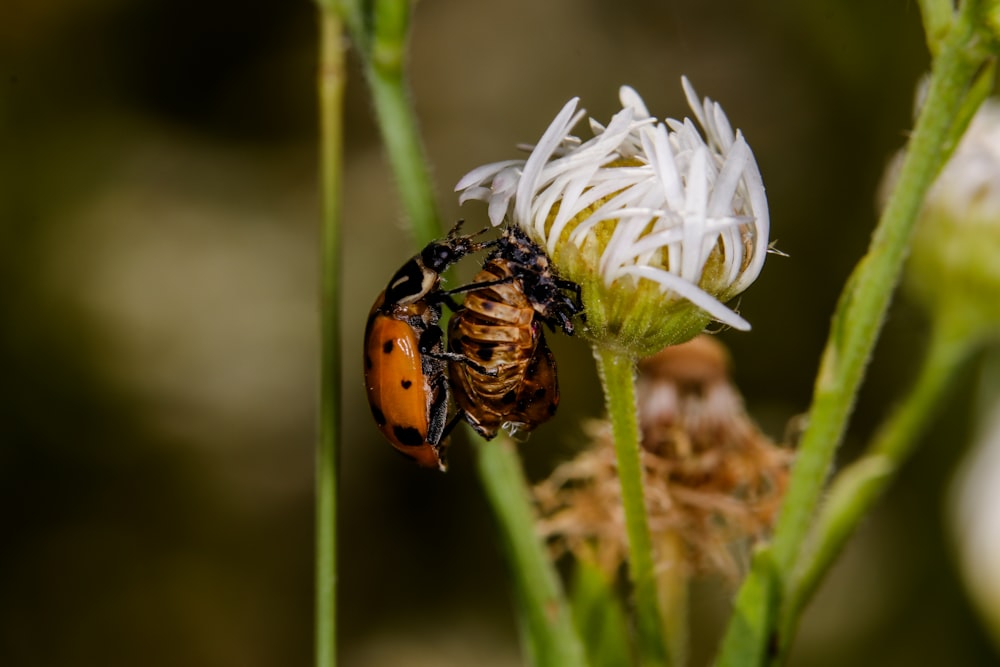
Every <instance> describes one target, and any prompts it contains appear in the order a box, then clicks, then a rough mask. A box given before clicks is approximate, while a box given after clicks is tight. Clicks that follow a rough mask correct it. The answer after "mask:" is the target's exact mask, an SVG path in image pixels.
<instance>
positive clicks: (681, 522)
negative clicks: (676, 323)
mask: <svg viewBox="0 0 1000 667" xmlns="http://www.w3.org/2000/svg"><path fill="white" fill-rule="evenodd" d="M639 373H640V375H639V380H638V383H637V385H636V394H637V403H638V412H639V422H640V427H641V431H642V445H643V451H642V461H643V466H644V468H645V480H644V485H645V490H646V507H647V512H648V515H649V524H650V531H651V534H652V537H653V542H654V544H664V543H666V542H669V541H670V540H675V539H679V540H680V543H681V544H682V545H683V551H682V554H683V555H682V558H683V559H684V562H683V563H676V562H670V559H671V558H673V557H674V556H671V555H670V554H669V553H660V554H657V557H658V559H659V562H658V566H659V567H661V568H665V567H676V566H678V565H680V566H683V567H687V568H689V569H690V570H692V571H698V572H703V573H718V574H721V575H723V576H724V577H726V578H728V579H730V580H736V579H737V578H738V577H739V575H740V574H741V571H742V569H743V565H744V563H745V561H746V560H747V555H748V547H749V546H750V545H751V544H752V543H753V542H754V541H755V540H757V539H759V538H760V537H762V536H763V535H765V534H766V533H767V531H768V530H769V529H770V527H771V524H772V522H773V521H774V519H775V515H776V512H777V509H778V507H779V504H780V501H781V498H782V495H783V493H784V490H785V485H786V479H787V473H788V466H789V464H790V461H791V452H790V450H788V449H786V448H783V447H780V446H778V445H775V444H774V443H773V442H772V441H771V440H770V439H768V437H767V436H765V435H764V434H763V433H761V431H760V430H759V428H758V427H757V426H756V424H754V422H753V421H752V420H751V419H750V417H749V415H747V413H746V410H745V408H744V405H743V399H742V397H741V396H740V394H739V391H738V390H737V389H736V387H735V386H733V384H732V382H731V380H730V378H729V358H728V354H727V352H726V350H725V348H723V346H722V345H721V344H720V343H718V342H717V341H716V340H715V339H714V338H712V337H710V336H706V335H702V336H698V337H697V338H695V339H693V340H691V341H690V342H688V343H685V344H682V345H676V346H672V347H668V348H666V349H664V350H663V351H661V352H659V353H657V354H655V355H653V356H651V357H648V358H646V359H644V360H642V361H641V362H640V364H639ZM587 433H588V435H589V436H590V438H591V444H590V446H589V447H588V448H587V449H585V450H584V451H583V452H582V453H581V454H580V455H579V456H577V457H576V458H575V459H574V460H572V461H569V462H567V463H564V464H562V465H560V466H559V467H558V468H556V470H555V471H554V472H553V474H552V475H551V476H550V477H549V478H548V479H547V480H545V481H544V482H542V483H541V484H539V485H538V486H537V487H536V488H535V498H536V502H537V504H538V507H539V510H540V513H541V525H540V527H541V531H542V533H543V534H544V535H545V537H546V538H547V539H548V540H549V542H550V544H551V545H552V547H553V548H554V550H555V551H556V553H557V554H561V553H565V552H571V553H573V554H574V555H576V556H577V557H578V558H583V559H588V560H591V561H594V562H596V563H597V564H598V565H600V566H601V567H602V568H603V569H604V570H605V571H606V572H609V573H613V572H614V571H616V570H617V568H618V567H619V566H620V565H621V564H622V563H623V562H624V561H625V559H626V557H627V554H628V548H627V543H626V532H625V517H624V512H623V511H622V508H621V490H620V485H619V482H618V476H617V474H616V459H615V452H614V445H613V440H612V436H611V426H610V424H609V423H607V422H605V421H599V420H594V421H592V422H590V423H589V424H588V425H587ZM661 551H666V550H661Z"/></svg>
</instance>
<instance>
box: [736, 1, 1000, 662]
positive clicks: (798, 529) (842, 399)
mask: <svg viewBox="0 0 1000 667" xmlns="http://www.w3.org/2000/svg"><path fill="white" fill-rule="evenodd" d="M976 4H977V3H975V2H966V3H963V11H962V12H961V13H960V14H959V15H958V17H957V18H956V20H955V21H954V23H953V24H952V27H951V30H950V31H949V33H948V35H947V37H946V39H945V40H944V42H943V43H942V46H941V50H940V52H939V54H938V57H937V58H935V60H934V65H933V68H932V71H931V79H930V85H929V88H928V93H927V99H926V102H925V103H924V106H923V109H922V110H921V112H920V116H919V117H918V119H917V123H916V127H915V128H914V132H913V136H912V138H911V140H910V144H909V149H908V151H907V155H906V158H905V160H904V162H903V165H902V167H901V170H900V175H899V180H898V181H897V184H896V187H895V189H894V190H893V192H892V194H891V196H890V197H889V201H888V203H887V205H886V208H885V210H884V211H883V214H882V217H881V219H880V221H879V224H878V227H877V228H876V230H875V233H874V235H873V237H872V242H871V245H870V247H869V250H868V253H867V254H866V255H865V257H864V258H862V260H861V262H860V263H859V264H858V265H857V267H855V269H854V271H853V273H852V274H851V277H850V278H849V279H848V282H847V284H846V285H845V287H844V290H843V292H842V293H841V298H840V301H839V303H838V305H837V310H836V312H835V314H834V319H833V323H832V326H831V331H830V336H829V339H828V341H827V344H826V348H825V349H824V352H823V357H822V360H821V362H820V368H819V372H818V374H817V380H816V386H815V391H814V395H813V402H812V406H811V408H810V411H809V427H808V428H807V429H806V432H805V434H804V435H803V439H802V442H801V444H800V446H799V451H798V454H797V456H796V462H795V466H794V468H793V470H792V474H791V478H790V480H789V486H788V491H787V494H786V497H785V502H784V504H783V506H782V511H781V514H780V516H779V519H778V524H777V527H776V529H775V534H774V540H773V543H772V546H771V547H770V548H765V549H764V550H763V551H762V552H760V553H758V555H757V558H756V559H755V561H757V562H755V565H754V567H752V569H751V572H750V574H749V575H748V577H747V579H746V581H745V582H744V585H743V586H742V587H741V589H740V592H739V594H738V596H737V600H736V605H735V610H734V614H733V618H732V620H731V622H730V625H729V629H728V631H727V634H726V636H725V638H724V640H723V645H722V651H721V653H720V656H719V661H718V662H719V664H721V665H759V664H762V662H763V661H765V660H766V659H767V652H768V650H769V647H772V650H773V647H775V646H777V645H780V644H782V643H784V640H782V639H781V638H776V637H775V636H774V632H775V630H774V628H775V623H776V620H777V619H776V618H775V616H776V613H775V609H776V607H775V601H776V600H777V601H778V603H779V604H780V601H781V597H782V595H783V594H784V593H785V592H786V590H787V586H788V585H789V578H790V577H791V576H792V572H793V569H794V566H795V562H796V559H797V558H798V555H799V552H800V550H801V548H802V546H803V541H804V539H805V537H806V535H807V533H808V531H809V528H810V526H811V524H812V522H813V520H814V519H813V517H814V516H815V513H816V508H817V505H818V503H819V500H820V497H821V494H822V492H823V486H824V481H825V479H826V476H827V473H828V471H829V469H830V466H831V462H832V460H833V455H834V452H835V451H836V448H837V446H838V445H839V443H840V441H841V440H842V438H843V433H844V430H845V427H846V423H847V419H848V416H849V415H850V412H851V409H852V407H853V405H854V398H855V396H856V394H857V391H858V388H859V387H860V385H861V380H862V378H863V376H864V371H865V367H866V365H867V362H868V359H869V357H870V355H871V351H872V349H873V348H874V345H875V341H876V340H877V338H878V334H879V331H880V330H881V325H882V322H883V320H884V318H885V313H886V310H887V309H888V306H889V302H890V299H891V296H892V293H893V291H894V288H895V285H896V283H897V281H898V277H899V274H900V271H901V268H902V265H903V260H904V257H905V255H906V248H907V246H908V244H909V240H910V237H911V233H912V230H913V225H914V222H915V220H916V217H917V213H918V212H919V210H920V206H921V203H922V202H923V198H924V195H925V193H926V192H927V189H928V188H929V187H930V185H931V183H932V182H933V180H934V177H935V176H936V175H937V173H938V171H939V170H940V168H941V167H942V165H943V163H944V160H945V158H946V156H947V155H948V153H949V152H950V149H951V146H950V145H949V140H951V141H954V140H955V138H956V137H957V136H960V134H961V132H960V131H958V132H956V121H957V119H959V117H960V115H961V110H962V108H963V103H964V100H965V99H966V95H967V93H968V90H969V86H970V85H971V83H972V82H973V80H974V78H975V76H976V73H977V70H979V68H980V67H981V66H982V65H983V63H984V62H985V61H986V59H987V58H988V57H989V52H988V51H986V49H985V47H984V46H983V44H984V42H985V41H986V40H983V39H981V38H980V37H981V36H980V35H977V33H976V22H975V15H974V11H975V9H974V6H975V5H976Z"/></svg>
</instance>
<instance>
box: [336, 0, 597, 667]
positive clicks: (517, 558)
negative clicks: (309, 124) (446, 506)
mask: <svg viewBox="0 0 1000 667" xmlns="http://www.w3.org/2000/svg"><path fill="white" fill-rule="evenodd" d="M342 6H343V11H344V13H345V17H344V20H345V22H346V24H347V26H348V29H349V31H350V34H351V37H352V39H353V41H354V43H355V44H356V45H357V47H358V49H359V51H360V55H361V57H362V60H363V63H364V67H365V75H366V79H367V81H368V84H369V88H370V90H371V95H372V100H373V101H374V105H375V111H376V116H377V120H378V124H379V128H380V130H381V132H382V139H383V141H384V143H385V146H386V152H387V154H388V156H389V162H390V165H391V167H392V171H393V174H394V175H395V177H396V181H397V185H398V187H399V190H400V194H401V198H402V203H403V209H404V210H405V212H406V215H407V218H408V220H409V223H410V228H411V229H412V231H413V234H414V237H415V240H416V241H417V244H418V245H419V246H423V245H426V244H427V243H429V242H431V241H433V240H434V239H436V238H439V237H440V236H441V234H442V226H441V221H440V216H439V214H438V211H437V206H436V204H435V201H434V190H433V187H432V185H431V178H430V170H429V169H428V167H427V163H426V160H425V158H424V153H423V149H422V146H421V142H420V134H419V128H418V124H417V120H416V114H415V113H414V111H413V108H412V103H411V100H410V98H409V94H408V91H407V86H406V76H405V61H406V37H407V33H408V30H409V17H410V14H409V12H410V8H411V3H410V1H409V0H375V2H374V6H373V12H372V17H371V18H372V20H371V31H370V32H369V31H368V26H367V25H366V21H365V16H364V15H363V7H362V6H361V3H360V2H358V1H357V0H353V1H349V0H343V4H342ZM475 442H476V444H475V446H476V449H477V454H478V456H477V463H478V471H479V476H480V481H481V483H482V485H483V489H484V491H485V493H486V497H487V500H488V501H489V502H490V505H491V507H492V509H493V512H494V514H495V516H496V517H497V521H498V524H499V529H500V533H501V537H502V538H503V540H504V543H505V545H506V546H507V554H508V557H509V559H510V564H511V569H512V571H513V576H514V579H515V582H514V583H515V586H516V594H517V595H516V597H517V603H518V605H519V611H520V613H521V615H522V618H521V622H522V627H523V628H524V630H525V633H526V635H527V636H526V644H527V650H528V652H529V654H530V656H531V658H532V659H533V660H534V664H536V665H538V666H539V667H577V666H578V665H579V666H582V665H584V664H585V658H584V654H583V649H582V645H581V644H580V641H579V638H578V637H577V636H576V633H575V630H574V628H573V625H572V618H571V617H570V614H569V611H568V605H567V603H566V601H565V597H564V595H563V591H562V586H561V583H560V581H559V575H558V573H557V572H556V570H555V567H554V565H553V564H552V562H551V560H550V559H549V557H548V553H547V552H546V550H545V547H544V545H543V544H542V543H541V541H540V540H539V538H538V536H537V535H536V534H535V517H534V515H533V511H532V507H531V501H530V490H529V487H528V483H527V481H526V480H525V478H524V474H523V472H522V471H521V467H520V461H519V460H518V459H517V455H516V452H515V451H514V450H513V448H512V446H511V445H510V443H506V442H493V443H488V444H487V443H484V442H482V441H480V440H476V441H475Z"/></svg>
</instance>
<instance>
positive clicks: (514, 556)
mask: <svg viewBox="0 0 1000 667" xmlns="http://www.w3.org/2000/svg"><path fill="white" fill-rule="evenodd" d="M471 439H472V440H473V443H474V444H473V446H474V447H475V450H476V464H477V467H478V470H479V476H480V479H481V480H482V483H483V490H484V492H485V493H486V497H487V499H488V500H489V503H490V506H491V507H492V508H493V512H494V513H495V514H496V517H497V519H498V526H499V528H500V533H501V536H502V538H503V544H504V546H505V548H506V552H507V559H508V561H509V563H510V566H511V571H512V576H513V579H514V593H515V597H516V601H517V603H518V607H519V608H520V611H521V617H522V629H523V631H524V632H525V634H526V637H525V643H526V644H527V647H528V653H529V656H530V657H531V664H533V665H535V666H536V667H577V666H582V665H585V664H586V659H585V657H584V650H583V645H582V643H581V642H580V639H579V637H578V636H577V634H576V630H575V628H574V626H573V617H572V614H571V613H570V608H569V605H568V603H567V601H566V598H565V595H564V593H563V589H562V583H561V581H560V579H559V575H558V573H557V572H556V571H555V569H554V568H553V567H552V561H551V559H550V557H549V554H548V552H547V551H546V549H545V545H544V544H543V543H542V540H541V539H540V538H539V536H538V535H537V533H536V532H535V530H534V525H535V514H534V510H533V507H532V502H531V497H530V495H529V493H528V483H527V480H526V479H525V477H524V472H523V470H522V468H521V461H520V459H519V458H518V456H517V451H516V450H515V448H514V445H513V443H512V442H511V441H510V440H509V439H507V438H506V437H504V436H500V437H499V438H497V439H496V440H494V441H493V442H486V441H484V440H483V439H482V438H479V437H476V436H472V438H471Z"/></svg>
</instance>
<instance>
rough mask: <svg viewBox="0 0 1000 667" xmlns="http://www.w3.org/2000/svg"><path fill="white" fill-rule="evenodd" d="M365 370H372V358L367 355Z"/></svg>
mask: <svg viewBox="0 0 1000 667" xmlns="http://www.w3.org/2000/svg"><path fill="white" fill-rule="evenodd" d="M365 369H366V370H369V371H370V370H371V369H372V358H371V357H369V356H368V355H367V354H366V355H365Z"/></svg>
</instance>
